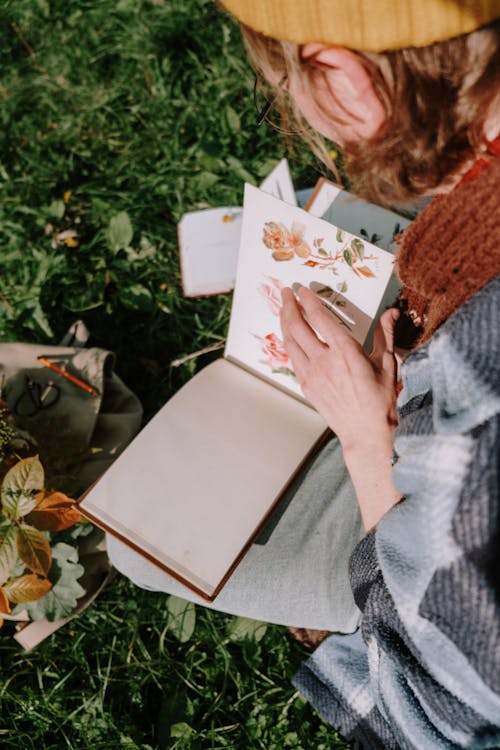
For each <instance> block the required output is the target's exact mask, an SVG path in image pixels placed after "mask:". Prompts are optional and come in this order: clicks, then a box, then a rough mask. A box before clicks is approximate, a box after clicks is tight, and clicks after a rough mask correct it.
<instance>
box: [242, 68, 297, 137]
mask: <svg viewBox="0 0 500 750" xmlns="http://www.w3.org/2000/svg"><path fill="white" fill-rule="evenodd" d="M287 82H288V74H287V73H285V74H284V75H283V76H282V77H281V78H280V80H279V82H278V84H277V86H276V87H275V88H271V87H270V86H269V84H268V83H267V81H266V80H265V79H264V78H263V77H262V76H261V75H260V74H259V73H257V75H256V76H255V83H254V86H253V101H254V104H255V108H256V110H257V116H256V120H255V122H256V124H257V125H262V123H263V122H266V123H267V124H268V125H270V126H271V127H272V128H274V129H275V130H277V131H278V132H279V133H284V134H285V135H296V134H297V133H298V130H292V129H290V128H287V127H283V124H282V122H281V117H282V115H281V113H278V114H277V115H276V117H272V116H270V113H271V111H272V109H273V107H274V105H275V104H276V102H277V100H278V99H279V97H280V94H281V93H282V92H283V91H286V84H287ZM266 89H267V91H266ZM268 92H270V95H268ZM285 123H286V120H285Z"/></svg>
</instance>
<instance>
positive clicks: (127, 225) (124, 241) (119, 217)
mask: <svg viewBox="0 0 500 750" xmlns="http://www.w3.org/2000/svg"><path fill="white" fill-rule="evenodd" d="M133 236H134V230H133V228H132V222H131V221H130V218H129V215H128V213H127V212H126V211H120V213H119V214H116V216H113V217H112V218H111V219H110V222H109V226H108V240H109V244H110V246H111V250H113V252H115V253H116V252H118V250H122V249H123V248H125V247H128V246H129V245H130V243H131V242H132V237H133Z"/></svg>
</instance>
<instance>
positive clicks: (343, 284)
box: [336, 281, 349, 294]
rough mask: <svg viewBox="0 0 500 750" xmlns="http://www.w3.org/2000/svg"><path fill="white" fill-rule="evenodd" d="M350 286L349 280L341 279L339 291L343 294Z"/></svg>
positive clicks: (338, 285)
mask: <svg viewBox="0 0 500 750" xmlns="http://www.w3.org/2000/svg"><path fill="white" fill-rule="evenodd" d="M348 288H349V287H348V285H347V281H339V283H338V284H337V286H336V289H337V291H338V292H340V293H341V294H345V292H347V290H348Z"/></svg>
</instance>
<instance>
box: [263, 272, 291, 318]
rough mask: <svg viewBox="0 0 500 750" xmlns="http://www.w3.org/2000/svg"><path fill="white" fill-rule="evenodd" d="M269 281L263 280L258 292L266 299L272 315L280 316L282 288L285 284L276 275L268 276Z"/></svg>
mask: <svg viewBox="0 0 500 750" xmlns="http://www.w3.org/2000/svg"><path fill="white" fill-rule="evenodd" d="M265 278H266V279H267V281H263V282H262V283H261V284H259V286H258V287H257V291H258V293H259V294H260V295H261V297H263V298H264V299H265V301H266V302H267V306H268V308H269V311H270V313H271V315H275V316H276V317H278V316H279V314H280V311H281V304H282V303H281V290H282V289H283V288H284V286H285V285H284V284H283V283H282V282H281V281H280V280H279V279H276V278H275V277H274V276H266V277H265Z"/></svg>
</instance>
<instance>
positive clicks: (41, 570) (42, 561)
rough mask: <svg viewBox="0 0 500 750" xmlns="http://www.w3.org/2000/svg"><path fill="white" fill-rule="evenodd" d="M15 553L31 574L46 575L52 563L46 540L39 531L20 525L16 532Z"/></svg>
mask: <svg viewBox="0 0 500 750" xmlns="http://www.w3.org/2000/svg"><path fill="white" fill-rule="evenodd" d="M17 553H18V555H19V557H20V558H21V560H22V561H23V563H24V564H25V565H26V567H27V568H29V570H31V571H32V572H33V573H38V574H39V575H42V576H46V575H48V572H49V569H50V565H51V562H52V552H51V549H50V545H49V543H48V541H47V539H46V538H45V537H44V535H43V534H42V532H41V531H38V529H35V528H33V526H28V525H27V524H24V523H23V524H20V525H19V526H18V531H17Z"/></svg>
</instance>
